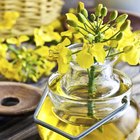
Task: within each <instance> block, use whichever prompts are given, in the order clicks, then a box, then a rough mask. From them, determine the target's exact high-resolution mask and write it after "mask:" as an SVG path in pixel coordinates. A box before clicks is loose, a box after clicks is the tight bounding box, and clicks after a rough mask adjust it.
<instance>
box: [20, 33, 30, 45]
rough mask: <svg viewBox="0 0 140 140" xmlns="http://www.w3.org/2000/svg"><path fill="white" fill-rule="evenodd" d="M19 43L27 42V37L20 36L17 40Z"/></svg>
mask: <svg viewBox="0 0 140 140" xmlns="http://www.w3.org/2000/svg"><path fill="white" fill-rule="evenodd" d="M18 40H19V42H20V43H21V42H25V41H28V40H29V37H28V36H27V35H21V36H20V37H19V38H18Z"/></svg>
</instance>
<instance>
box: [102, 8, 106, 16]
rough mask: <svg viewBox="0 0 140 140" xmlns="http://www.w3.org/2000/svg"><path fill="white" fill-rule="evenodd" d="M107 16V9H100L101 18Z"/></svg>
mask: <svg viewBox="0 0 140 140" xmlns="http://www.w3.org/2000/svg"><path fill="white" fill-rule="evenodd" d="M106 15H107V8H106V7H103V8H102V9H101V16H102V17H105V16H106Z"/></svg>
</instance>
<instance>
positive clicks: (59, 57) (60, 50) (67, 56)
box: [50, 38, 71, 74]
mask: <svg viewBox="0 0 140 140" xmlns="http://www.w3.org/2000/svg"><path fill="white" fill-rule="evenodd" d="M69 44H70V40H69V39H67V38H66V39H65V40H64V41H63V42H61V43H59V44H58V45H57V46H53V47H51V48H50V59H51V60H54V61H55V60H56V61H57V63H58V71H59V73H61V74H64V73H66V72H67V71H68V68H69V62H70V60H71V51H70V50H69V49H68V48H67V47H66V46H68V45H69Z"/></svg>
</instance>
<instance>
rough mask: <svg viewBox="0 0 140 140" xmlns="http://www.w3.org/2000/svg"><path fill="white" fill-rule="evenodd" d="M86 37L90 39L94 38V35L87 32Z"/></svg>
mask: <svg viewBox="0 0 140 140" xmlns="http://www.w3.org/2000/svg"><path fill="white" fill-rule="evenodd" d="M86 37H87V39H88V40H90V41H92V40H94V39H95V36H94V35H93V34H87V35H86Z"/></svg>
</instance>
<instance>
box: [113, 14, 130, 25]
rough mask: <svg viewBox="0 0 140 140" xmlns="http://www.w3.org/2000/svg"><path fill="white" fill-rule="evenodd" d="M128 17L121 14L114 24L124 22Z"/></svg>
mask: <svg viewBox="0 0 140 140" xmlns="http://www.w3.org/2000/svg"><path fill="white" fill-rule="evenodd" d="M127 17H128V15H127V14H122V15H120V16H119V17H118V18H117V19H116V23H119V22H124V21H125V20H126V19H127Z"/></svg>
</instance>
